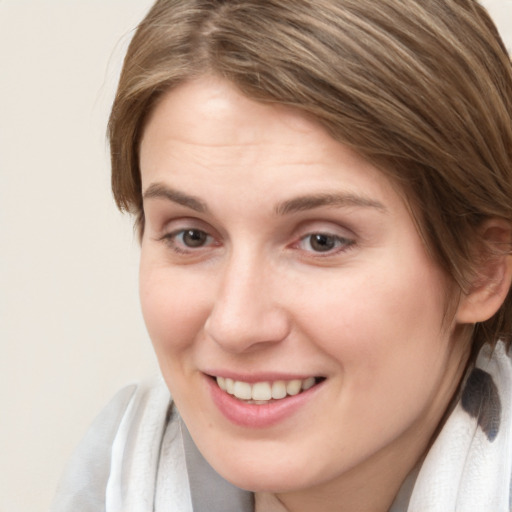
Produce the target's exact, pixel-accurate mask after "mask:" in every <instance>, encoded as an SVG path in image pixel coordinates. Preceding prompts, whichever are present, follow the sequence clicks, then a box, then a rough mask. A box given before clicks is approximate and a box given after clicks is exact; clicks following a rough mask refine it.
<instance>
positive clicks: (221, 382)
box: [217, 377, 226, 391]
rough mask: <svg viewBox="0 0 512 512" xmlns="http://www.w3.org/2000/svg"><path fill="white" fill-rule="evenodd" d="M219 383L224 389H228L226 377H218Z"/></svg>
mask: <svg viewBox="0 0 512 512" xmlns="http://www.w3.org/2000/svg"><path fill="white" fill-rule="evenodd" d="M217 384H218V385H219V388H220V389H222V391H226V379H225V378H224V377H217Z"/></svg>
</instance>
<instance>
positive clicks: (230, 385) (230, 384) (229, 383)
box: [225, 379, 235, 395]
mask: <svg viewBox="0 0 512 512" xmlns="http://www.w3.org/2000/svg"><path fill="white" fill-rule="evenodd" d="M225 382H226V391H227V392H228V393H229V394H230V395H234V394H235V382H234V380H233V379H226V381H225Z"/></svg>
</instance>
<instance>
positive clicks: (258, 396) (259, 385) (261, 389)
mask: <svg viewBox="0 0 512 512" xmlns="http://www.w3.org/2000/svg"><path fill="white" fill-rule="evenodd" d="M271 398H272V389H271V387H270V383H269V382H256V384H253V386H252V399H253V400H270V399H271Z"/></svg>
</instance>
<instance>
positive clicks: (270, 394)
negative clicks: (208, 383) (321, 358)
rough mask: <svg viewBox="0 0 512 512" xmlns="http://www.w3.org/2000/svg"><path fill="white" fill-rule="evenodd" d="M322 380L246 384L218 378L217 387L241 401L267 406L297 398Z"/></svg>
mask: <svg viewBox="0 0 512 512" xmlns="http://www.w3.org/2000/svg"><path fill="white" fill-rule="evenodd" d="M320 380H323V379H320V378H315V377H307V378H305V379H293V380H289V381H285V380H277V381H274V382H269V381H265V382H254V383H249V382H244V381H240V380H233V379H230V378H224V377H216V382H217V385H218V386H219V388H220V389H222V390H223V391H225V392H226V393H228V394H230V395H233V396H234V397H235V398H238V399H239V400H244V401H248V403H251V404H256V405H264V404H267V403H268V402H269V401H270V400H281V399H283V398H286V397H287V396H295V395H298V394H299V393H301V392H302V391H307V390H308V389H310V388H312V387H313V386H314V385H315V384H317V383H318V382H319V381H320Z"/></svg>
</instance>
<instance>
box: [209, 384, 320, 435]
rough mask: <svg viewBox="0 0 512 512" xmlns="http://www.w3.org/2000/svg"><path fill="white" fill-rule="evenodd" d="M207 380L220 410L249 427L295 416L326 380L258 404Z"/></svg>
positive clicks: (268, 425) (233, 421)
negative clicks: (236, 395) (298, 391)
mask: <svg viewBox="0 0 512 512" xmlns="http://www.w3.org/2000/svg"><path fill="white" fill-rule="evenodd" d="M206 380H207V384H208V387H209V391H210V394H211V397H212V399H213V402H214V403H215V405H216V406H217V407H218V409H219V410H220V412H221V413H222V414H223V415H224V416H225V417H226V418H227V419H228V420H229V421H231V422H232V423H234V424H235V425H238V426H240V427H248V428H265V427H271V426H273V425H275V424H277V423H280V422H282V421H284V420H286V419H287V418H289V417H290V416H293V415H294V414H295V413H296V412H297V411H298V410H299V409H301V408H302V407H304V406H305V405H306V404H307V402H309V401H310V400H311V399H312V398H313V397H314V395H316V393H317V392H318V391H319V388H321V387H322V385H323V382H325V381H323V382H320V383H319V384H316V385H315V386H313V387H312V388H310V389H308V390H307V391H302V392H301V393H299V394H298V395H295V396H288V397H286V398H281V399H280V400H275V401H272V402H269V403H268V404H262V405H257V404H249V403H247V402H244V401H242V400H238V399H237V398H235V397H234V396H232V395H230V394H228V393H226V392H225V391H222V389H220V388H219V386H218V385H217V383H216V382H215V380H213V379H212V378H211V377H206Z"/></svg>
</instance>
